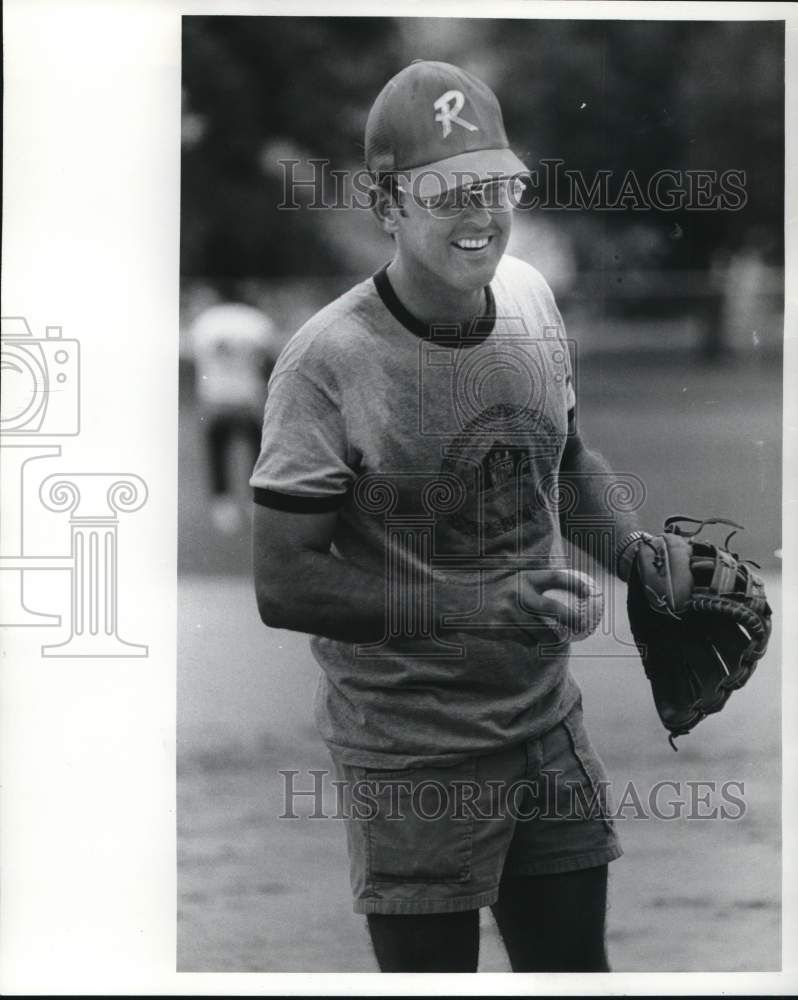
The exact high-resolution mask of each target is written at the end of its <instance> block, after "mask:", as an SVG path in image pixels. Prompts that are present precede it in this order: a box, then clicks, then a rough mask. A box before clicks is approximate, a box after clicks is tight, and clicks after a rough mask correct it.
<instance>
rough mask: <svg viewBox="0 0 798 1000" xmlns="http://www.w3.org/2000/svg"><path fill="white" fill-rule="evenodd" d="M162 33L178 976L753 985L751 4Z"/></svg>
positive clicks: (777, 330) (765, 896) (770, 588)
mask: <svg viewBox="0 0 798 1000" xmlns="http://www.w3.org/2000/svg"><path fill="white" fill-rule="evenodd" d="M182 45H183V62H182V123H183V124H182V157H181V167H182V173H181V367H180V377H181V382H180V484H179V491H180V492H179V506H180V522H179V567H178V569H179V584H178V594H179V625H178V815H177V822H178V866H179V867H178V892H179V910H178V967H179V968H180V969H181V970H183V971H204V972H221V971H230V972H236V971H238V972H241V971H247V972H252V971H286V972H291V971H305V972H306V971H315V970H324V971H341V972H354V971H358V972H360V971H364V972H365V971H375V970H376V969H379V970H381V971H382V972H476V971H514V972H605V971H609V970H613V971H623V972H627V971H640V972H663V971H673V972H689V971H693V972H711V971H719V972H733V971H742V972H756V971H772V970H777V969H779V968H780V964H781V957H780V954H781V921H780V911H781V875H780V872H781V866H780V855H781V832H780V796H781V777H780V758H781V741H780V733H779V717H780V696H779V690H780V687H779V685H780V681H779V677H780V666H781V662H780V661H781V655H780V653H781V651H780V642H779V630H778V623H779V619H780V615H781V612H782V602H781V586H780V570H781V525H780V519H781V423H782V418H781V385H782V340H783V293H784V233H783V222H784V171H783V157H784V124H783V123H784V25H783V23H780V22H778V21H763V22H759V23H745V22H742V21H711V22H710V21H707V22H700V21H684V22H680V21H671V22H656V21H653V22H652V21H642V20H634V19H632V20H621V21H611V20H601V19H598V20H590V21H586V20H578V19H576V20H548V19H546V20H517V19H502V20H497V19H492V18H469V17H458V18H424V17H378V18H373V17H369V18H353V17H339V18H326V17H325V18H320V17H302V16H297V17H272V18H258V17H224V16H208V17H202V16H197V17H185V18H184V19H183V30H182ZM297 67H303V70H302V72H299V73H297V71H296V70H297ZM264 406H265V408H264ZM674 750H678V753H674Z"/></svg>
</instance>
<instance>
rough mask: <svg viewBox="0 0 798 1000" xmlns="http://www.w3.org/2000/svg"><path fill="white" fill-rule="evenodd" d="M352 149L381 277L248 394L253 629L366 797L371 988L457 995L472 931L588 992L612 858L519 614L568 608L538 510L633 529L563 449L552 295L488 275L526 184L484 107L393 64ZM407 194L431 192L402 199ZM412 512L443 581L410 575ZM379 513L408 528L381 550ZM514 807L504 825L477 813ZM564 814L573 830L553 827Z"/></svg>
mask: <svg viewBox="0 0 798 1000" xmlns="http://www.w3.org/2000/svg"><path fill="white" fill-rule="evenodd" d="M365 146H366V163H367V167H368V170H369V172H370V173H371V175H372V177H373V178H374V182H375V185H376V191H375V196H376V205H375V206H374V209H375V213H376V215H377V217H378V219H379V222H380V224H381V226H382V229H383V231H384V232H385V233H386V234H388V235H389V236H391V237H392V238H393V240H394V255H393V259H392V260H391V261H390V263H389V264H387V265H386V266H384V267H382V268H381V269H380V270H379V271H378V272H377V273H376V274H375V275H374V276H373V277H372V278H369V279H367V280H366V281H363V282H361V283H360V284H358V285H355V287H354V288H352V289H351V290H350V291H349V292H347V293H346V294H344V295H343V296H342V297H340V298H339V299H337V300H335V301H334V302H332V303H331V304H330V305H328V306H326V307H325V308H324V309H322V310H321V311H320V312H319V313H317V314H316V316H314V317H313V318H312V319H311V320H310V321H309V322H308V323H306V324H305V326H304V327H303V328H302V329H301V330H300V331H299V332H298V333H297V334H295V336H294V337H293V338H292V339H291V341H290V342H289V344H288V345H287V347H286V348H285V350H284V351H283V353H282V355H281V357H280V360H279V362H278V364H277V366H276V367H275V370H274V373H273V375H272V379H271V382H270V388H269V398H268V400H267V404H266V409H265V416H264V429H263V440H262V450H261V454H260V457H259V459H258V462H257V463H256V466H255V470H254V472H253V475H252V478H251V480H250V482H251V485H252V486H253V488H254V500H255V514H254V535H255V538H254V571H255V584H256V594H257V600H258V607H259V610H260V614H261V617H262V619H263V621H264V623H265V624H266V625H268V626H270V627H274V628H287V629H293V630H296V631H300V632H308V633H310V634H311V635H312V636H313V638H312V640H311V648H312V650H313V653H314V655H315V657H316V659H317V661H318V662H319V664H320V666H321V667H322V678H321V684H320V688H319V691H318V694H317V701H316V709H317V713H316V718H317V722H318V725H319V728H320V731H321V734H322V736H323V737H324V739H325V741H326V743H327V745H328V748H329V750H330V753H331V755H332V758H333V761H334V764H335V769H336V773H337V775H338V778H339V780H340V781H341V782H342V787H344V788H346V789H349V790H350V794H351V793H352V791H353V790H354V789H355V788H357V787H358V785H359V784H361V783H363V782H365V783H366V785H369V783H371V787H372V788H374V789H375V794H376V795H377V800H376V804H377V807H378V808H377V809H376V812H371V813H370V814H369V815H367V816H363V815H360V816H358V815H356V814H355V813H353V812H351V811H350V814H349V816H348V817H347V818H346V827H347V841H348V848H349V858H350V869H351V870H350V880H351V884H352V890H353V896H354V909H355V912H357V913H361V914H364V915H366V918H367V923H368V928H369V932H370V935H371V940H372V944H373V946H374V951H375V954H376V957H377V961H378V963H379V967H380V969H381V970H382V971H386V972H399V971H405V972H421V971H427V972H429V971H439V972H440V971H458V972H469V971H476V969H477V965H478V953H479V909H480V907H486V906H490V907H491V908H492V909H493V912H494V915H495V917H496V920H497V923H498V926H499V929H500V931H501V934H502V938H503V940H504V944H505V946H506V948H507V952H508V955H509V958H510V962H511V965H512V968H513V970H514V971H606V970H607V969H608V968H609V966H608V961H607V956H606V948H605V940H604V933H605V911H606V892H607V867H608V862H610V861H612V860H613V859H615V858H617V857H619V856H620V854H621V848H620V845H619V842H618V837H617V833H616V831H615V828H614V824H613V822H612V820H611V809H610V806H609V804H608V801H607V799H606V797H605V793H606V786H607V781H606V774H605V772H604V769H603V765H602V763H601V761H600V759H599V757H598V755H597V753H596V752H595V750H594V749H593V747H592V744H591V743H590V740H589V739H588V736H587V733H586V731H585V728H584V724H583V718H582V707H581V700H582V699H581V692H580V690H579V687H578V686H577V684H576V681H575V680H574V678H573V676H572V675H571V673H570V671H569V668H568V645H567V643H565V644H557V643H555V645H554V650H552V646H551V644H552V641H553V638H552V634H551V632H550V631H548V628H549V625H547V624H546V623H547V622H548V623H549V624H550V623H551V621H552V620H553V619H555V620H557V619H559V620H562V615H563V612H564V606H563V605H561V604H558V603H556V602H555V601H553V600H551V599H550V598H547V597H546V596H545V591H546V590H548V589H550V588H557V587H566V588H569V589H571V590H572V591H573V590H574V583H573V580H574V576H573V575H569V574H568V573H567V572H565V571H564V570H563V569H561V568H558V567H563V566H564V565H565V562H564V561H563V560H564V552H563V543H562V537H561V525H560V523H559V515H558V508H557V504H556V503H554V504H552V503H548V504H547V503H545V502H544V501H543V500H542V499H541V495H540V492H539V491H540V490H545V486H544V485H543V484H545V483H547V482H549V483H552V484H556V483H557V482H559V483H560V484H562V485H563V488H564V489H570V488H573V492H574V495H575V498H576V500H575V503H576V511H577V513H578V514H579V515H580V517H582V519H583V523H584V524H586V525H587V524H589V523H591V518H598V519H599V521H601V522H602V523H603V525H604V526H606V524H607V521H608V519H610V520H612V521H614V524H613V527H614V531H615V537H616V538H623V537H624V536H625V535H626V534H627V533H629V532H631V531H633V530H635V529H636V528H637V523H636V520H635V518H634V515H633V514H631V513H624V512H621V511H618V510H615V509H608V506H607V504H606V502H605V499H604V498H605V495H606V484H607V476H608V475H609V474H610V470H609V469H608V467H607V465H606V463H605V462H604V461H603V459H602V458H601V457H600V456H598V455H597V454H596V453H595V452H592V451H590V450H588V449H587V448H586V447H585V445H584V442H583V440H582V438H581V436H580V433H579V431H578V430H577V426H576V415H575V387H574V385H573V380H572V373H571V370H570V361H569V352H568V347H567V345H566V343H565V342H564V339H563V338H564V332H563V327H562V319H561V317H560V314H559V312H558V310H557V306H556V304H555V302H554V297H553V295H552V293H551V290H550V289H549V287H548V285H547V283H546V281H545V280H544V279H543V277H542V276H541V275H540V273H539V272H538V271H536V270H535V269H534V268H533V267H531V266H530V265H528V264H527V263H525V262H523V261H521V260H518V259H517V258H513V257H511V256H509V255H506V254H505V249H506V246H507V242H508V239H509V236H510V231H511V228H512V208H513V206H514V204H517V201H515V200H514V199H516V198H517V197H518V196H519V195H518V188H517V185H518V183H519V176H520V175H522V174H524V173H526V167H525V165H524V164H523V162H522V161H521V160H520V159H519V158H518V157H517V156H516V155H515V154H514V153H513V152H512V151H511V149H510V148H509V142H508V140H507V136H506V134H505V131H504V125H503V121H502V115H501V110H500V108H499V104H498V101H497V99H496V97H495V95H494V94H493V93H492V91H490V89H489V88H488V87H487V86H486V85H485V84H484V83H482V82H481V81H480V80H478V79H477V78H476V77H474V76H473V75H471V74H469V73H467V72H465V71H463V70H462V69H460V68H458V67H456V66H452V65H450V64H447V63H440V62H424V61H418V60H417V61H415V62H413V63H412V64H411V65H410V66H408V67H406V68H405V69H404V70H403V71H402V72H400V73H399V74H398V75H397V76H396V77H394V78H393V79H392V80H391V81H389V83H388V84H387V85H386V86H385V88H384V89H383V91H382V92H381V93H380V95H379V96H378V97H377V100H376V101H375V103H374V105H373V106H372V110H371V113H370V115H369V119H368V123H367V125H366V141H365ZM422 174H425V175H426V176H422ZM424 181H431V182H432V185H433V187H435V186H436V184H437V183H438V182H439V181H442V182H443V183H442V185H439V186H438V187H437V191H436V192H433V193H432V194H431V195H429V196H427V195H425V194H424V191H423V188H424ZM469 372H470V373H471V375H472V376H473V377H471V378H470V379H469ZM461 375H462V376H463V377H464V378H465V379H466V381H467V383H468V385H467V386H466V389H465V393H466V395H465V397H461V396H459V395H458V387H460V382H459V381H458V379H459V377H460V376H461ZM468 386H471V390H470V395H469V390H468ZM460 388H462V387H460ZM569 480H570V483H571V484H572V486H566V485H564V484H565V483H566V482H568V481H569ZM369 484H371V485H369ZM557 488H558V489H559V487H557ZM447 496H448V498H449V501H454V500H457V501H458V502H451V503H450V504H449V505H448V506H447ZM391 498H392V499H391ZM389 500H390V502H388V501H389ZM383 501H385V504H383ZM524 501H525V502H524ZM425 503H426V504H427V505H429V504H432V509H438V508H439V509H438V513H437V514H436V517H435V527H434V538H433V539H429V544H430V545H431V546H432V547H433V549H434V553H435V555H436V556H439V555H442V554H443V555H447V556H448V557H450V558H451V559H452V560H453V562H452V567H453V568H452V570H451V571H448V572H447V571H446V570H445V569H444V570H442V571H440V572H439V571H438V570H437V569H435V570H433V569H432V568H431V567H430V566H429V565H428V564H426V563H425V562H424V558H423V551H424V549H423V546H424V539H423V538H421V537H420V536H419V535H418V532H419V531H420V530H421V529H419V528H417V527H414V524H417V523H418V515H419V511H421V510H424V509H425V508H424V505H425ZM436 504H438V508H436V507H435V505H436ZM381 505H382V506H381ZM387 508H390V510H391V512H392V513H391V516H394V512H395V516H397V517H401V515H406V517H407V518H409V520H407V521H405V522H403V523H404V525H405V527H404V535H403V536H402V537H403V538H404V542H402V541H401V540H400V538H399V536H397V537H394V538H392V537H391V536H390V534H389V533H388V531H387V529H388V527H389V524H388V520H387V519H386V518H385V517H384V516H380V510H381V509H382V510H386V509H387ZM427 512H429V511H427ZM422 534H423V532H422ZM408 535H409V536H413V539H411V541H410V542H408V541H407V536H408ZM583 539H584V542H583V543H584V544H585V545H589V544H590V541H591V540H590V537H589V532H587V531H585V532H584V535H583ZM414 546H417V548H414ZM519 556H520V557H522V558H523V567H520V568H521V569H522V570H523V572H519V567H518V565H517V563H518V557H519ZM485 557H489V563H487V564H486V563H480V561H481V560H482V559H484V558H485ZM602 558H606V559H607V567H606V568H607V569H608V570H609V571H610V572H616V566H615V565H614V558H613V557H612V553H611V552H604V553H603V554H602ZM475 562H476V563H480V565H475ZM458 565H459V567H460V568H459V569H458ZM535 567H537V568H535ZM430 576H431V577H432V579H431V580H430ZM420 579H424V580H425V581H427V585H428V586H429V591H428V593H429V594H430V598H429V599H430V601H431V604H430V606H429V608H428V611H429V617H430V618H431V619H434V620H435V623H436V624H435V625H434V626H432V634H429V633H423V631H422V632H421V633H414V632H413V631H412V627H410V628H409V629H408V628H402V629H400V630H399V632H398V634H397V632H396V631H395V630H394V628H393V625H392V621H391V617H390V616H391V608H395V607H400V608H406V609H408V610H407V615H408V618H407V619H406V620H405V623H407V622H408V621H410V620H411V619H412V618H413V609H414V608H415V609H418V602H419V600H421V598H420V596H419V595H420V591H419V590H418V589H414V588H413V586H412V581H414V580H415V581H418V580H420ZM579 596H586V595H585V594H584V593H580V594H579ZM433 599H434V600H433ZM433 604H434V606H433ZM572 607H573V606H572ZM475 608H476V609H480V611H481V612H484V615H478V614H476V613H475V612H474V611H473V610H472V609H475ZM419 614H420V617H421V618H423V617H424V614H423V611H421V612H419ZM572 614H573V611H568V612H567V613H566V616H568V615H572ZM452 619H459V620H460V624H452ZM478 619H479V620H478ZM438 623H441V627H440V630H439V631H438ZM443 623H446V625H447V626H448V627H443ZM568 624H569V625H571V626H573V625H574V622H572V621H570V620H569V622H568ZM458 644H459V649H458ZM546 645H548V651H547V650H546V649H545V648H542V647H545V646H546ZM551 774H555V775H557V776H558V779H559V781H558V779H557V778H555V780H554V786H555V787H554V789H552V788H551V786H550V784H549V783H547V781H546V775H551ZM384 782H388V785H387V791H388V792H389V793H390V796H391V798H390V800H388V799H386V798H385V797H384V795H385V791H386V786H385V785H384V784H383V786H382V787H383V792H379V790H378V786H379V785H380V783H384ZM391 782H393V783H394V784H393V785H392V784H391ZM519 783H520V784H521V786H523V788H524V789H525V794H526V795H527V797H526V798H524V800H523V806H522V808H523V810H524V811H525V812H526V814H527V821H520V820H519V821H517V822H516V819H517V818H518V817H517V813H516V812H514V807H517V806H518V803H517V802H508V801H507V800H506V799H505V800H502V799H501V796H502V795H510V794H511V792H510V790H511V789H512V788H515V787H517V786H518V785H519ZM462 785H468V786H469V788H470V790H471V791H472V793H473V794H474V795H475V796H476V799H475V800H472V801H474V802H475V806H474V808H475V809H476V811H477V815H476V816H473V815H472V816H471V818H469V811H468V810H466V811H465V814H464V815H460V816H456V815H452V810H451V806H452V802H453V799H452V798H449V799H448V803H449V808H447V809H446V815H444V816H438V817H436V819H435V821H433V822H431V821H430V818H429V816H426V817H425V816H424V815H423V814H422V813H423V811H425V810H427V809H429V807H430V806H432V809H433V812H434V810H435V802H434V799H435V794H434V791H433V793H432V796H431V797H432V800H433V801H431V802H430V801H425V802H423V804H422V803H421V801H420V799H422V798H423V797H424V794H425V788H426V789H430V788H431V789H433V790H434V789H438V790H439V791H442V792H443V793H445V795H447V796H448V795H450V794H451V795H454V796H455V797H456V794H457V793H456V788H457V787H458V786H462ZM402 788H404V792H403V791H402ZM394 791H396V792H398V794H399V796H400V799H399V800H394V799H393V795H394ZM575 792H578V793H579V794H581V795H584V796H586V798H587V800H590V801H591V802H593V803H594V804H597V806H598V808H591V809H589V810H588V811H587V814H586V815H585V814H582V815H578V814H575V813H574V811H573V808H572V806H569V802H570V801H571V799H570V796H572V795H573V794H574V793H575ZM405 794H406V795H407V798H404V797H402V796H404V795H405ZM495 794H498V796H499V799H498V800H497V799H496V798H495V797H494V795H495ZM397 803H399V805H400V808H401V819H400V820H397V818H396V816H395V815H394V816H393V820H392V818H391V816H390V813H391V812H392V811H393V808H394V806H395V805H397ZM536 811H537V815H535V813H536ZM541 811H544V812H545V811H548V813H549V814H548V815H547V816H545V817H542V816H541V815H540V813H541Z"/></svg>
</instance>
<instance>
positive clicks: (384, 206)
mask: <svg viewBox="0 0 798 1000" xmlns="http://www.w3.org/2000/svg"><path fill="white" fill-rule="evenodd" d="M373 190H374V204H373V206H372V211H373V212H374V215H375V216H376V218H377V220H378V221H379V223H380V226H381V228H382V230H383V232H385V233H388V235H389V236H393V235H394V234H395V233H396V231H397V230H398V229H399V226H400V225H401V223H400V222H399V219H400V217H402V216H404V214H405V211H404V209H403V208H402V203H401V199H402V192H401V191H398V190H396V189H388V188H386V187H383V186H381V185H375V187H374V189H373Z"/></svg>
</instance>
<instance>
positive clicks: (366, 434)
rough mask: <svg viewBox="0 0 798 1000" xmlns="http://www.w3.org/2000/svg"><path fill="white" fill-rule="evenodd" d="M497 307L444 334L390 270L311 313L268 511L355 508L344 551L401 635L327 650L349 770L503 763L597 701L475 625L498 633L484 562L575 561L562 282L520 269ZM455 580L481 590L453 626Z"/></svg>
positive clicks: (283, 364)
mask: <svg viewBox="0 0 798 1000" xmlns="http://www.w3.org/2000/svg"><path fill="white" fill-rule="evenodd" d="M486 299H487V303H488V306H487V310H486V313H485V314H484V315H483V316H482V317H481V318H479V319H478V320H476V321H475V323H474V324H473V326H472V328H471V329H470V330H468V331H458V330H457V329H456V328H453V327H450V328H436V329H434V330H430V329H428V328H427V327H426V326H424V325H422V324H421V323H420V322H419V321H418V320H416V319H415V318H414V317H413V316H412V315H410V314H409V313H408V312H407V311H406V310H405V309H404V307H403V306H402V304H401V303H400V302H399V300H398V299H397V297H396V295H395V294H394V293H393V290H392V288H391V286H390V282H389V280H388V277H387V274H386V273H385V269H384V268H383V270H382V271H380V272H379V273H378V274H377V275H375V276H374V277H373V278H369V279H368V280H366V281H364V282H361V283H360V284H358V285H356V286H355V287H354V288H352V289H351V290H350V291H349V292H347V293H346V294H345V295H343V296H341V297H340V298H339V299H337V300H336V301H334V302H332V303H331V304H330V305H328V306H327V307H325V308H324V309H322V310H321V311H320V312H319V313H317V314H316V315H315V316H314V317H313V318H312V319H311V320H309V321H308V323H306V324H305V326H303V327H302V329H301V330H299V332H298V333H297V334H296V335H295V336H294V337H292V339H291V340H290V341H289V343H288V345H287V346H286V348H285V350H284V351H283V353H282V355H281V356H280V358H279V360H278V362H277V365H276V367H275V369H274V372H273V374H272V377H271V381H270V384H269V396H268V400H267V403H266V409H265V415H264V424H263V439H262V448H261V454H260V458H259V459H258V462H257V464H256V466H255V469H254V472H253V474H252V478H251V480H250V483H251V485H252V486H253V487H254V490H255V501H256V503H261V504H264V505H266V506H272V507H276V508H278V509H283V510H294V511H308V512H313V511H329V510H337V511H338V519H337V523H336V528H335V533H334V537H333V553H334V555H336V556H337V557H339V558H341V559H344V560H347V561H348V562H351V563H352V564H354V565H357V566H360V567H362V568H363V569H365V570H367V571H369V572H371V573H373V574H376V575H378V576H379V577H380V579H382V580H384V581H385V586H386V596H387V601H386V604H387V611H386V618H387V620H386V633H385V638H384V640H383V641H382V642H380V643H377V644H374V645H372V646H369V647H364V646H357V645H353V644H351V643H346V642H339V641H335V640H332V639H328V638H324V637H318V636H314V637H313V638H312V639H311V648H312V650H313V653H314V656H315V657H316V659H317V661H318V662H319V664H320V666H321V667H322V671H323V673H322V677H321V680H320V685H319V688H318V692H317V699H316V718H317V722H318V725H319V729H320V732H321V734H322V736H323V738H324V739H325V741H326V742H327V744H328V745H329V746H330V748H331V749H332V750H333V751H335V752H336V754H337V755H338V756H340V757H341V758H342V759H343V760H344V761H345V762H347V763H350V764H355V765H359V766H362V767H375V768H403V767H408V766H413V765H414V764H421V763H433V762H436V763H447V762H451V763H455V762H456V761H458V760H461V759H463V758H464V757H467V756H471V755H473V754H482V753H490V752H492V751H495V750H498V749H500V748H502V747H504V746H507V745H509V744H512V743H517V742H521V741H523V740H526V739H529V738H534V737H536V736H538V735H540V734H541V733H543V732H546V731H547V730H548V729H550V728H551V727H552V726H554V725H556V724H557V723H558V722H559V721H560V720H561V719H562V718H563V717H564V716H565V715H566V714H567V712H568V711H569V710H570V708H571V707H572V706H573V704H574V702H575V701H576V700H577V698H578V694H579V691H578V688H577V686H576V684H575V682H574V681H573V679H572V677H571V675H570V673H569V671H568V666H567V659H568V650H567V647H559V648H557V649H556V650H555V651H552V648H551V647H549V648H548V649H546V648H545V647H540V646H537V645H529V644H526V645H524V644H521V643H519V642H517V641H514V640H512V639H510V638H508V633H507V631H506V630H504V629H502V628H497V629H495V630H494V631H488V632H486V631H485V630H484V629H481V630H479V632H474V631H469V628H468V625H469V624H473V623H474V622H475V621H479V622H481V623H483V624H485V623H487V624H490V621H489V618H487V617H486V613H485V612H484V611H481V610H480V592H481V587H482V585H483V584H482V583H481V582H480V572H479V570H480V567H482V568H489V567H491V566H492V567H496V566H509V565H513V566H519V567H521V566H525V567H526V568H528V569H535V568H546V567H550V566H565V565H566V563H565V560H564V557H563V552H562V546H561V537H560V532H559V524H558V515H557V503H558V500H559V499H560V497H559V494H558V490H557V482H558V480H557V473H558V469H559V462H560V457H561V455H562V450H563V447H564V445H565V441H566V436H567V432H568V414H569V411H570V409H571V408H572V407H573V405H574V398H573V388H572V383H571V366H570V359H569V353H568V348H567V344H566V342H565V339H564V331H563V326H562V319H561V317H560V314H559V312H558V310H557V307H556V304H555V302H554V298H553V296H552V293H551V290H550V289H549V287H548V285H547V284H546V282H545V280H544V279H543V277H542V276H541V275H540V274H539V273H538V272H537V271H536V270H535V269H534V268H532V267H530V266H529V265H528V264H526V263H524V262H522V261H520V260H517V259H515V258H512V257H509V256H505V257H504V258H503V259H502V261H501V262H500V264H499V267H498V269H497V271H496V275H495V277H494V279H493V281H492V282H491V285H490V286H489V288H487V289H486ZM436 580H446V581H448V582H449V583H450V584H451V583H454V582H456V584H457V586H458V589H459V590H461V592H462V594H463V600H462V604H461V611H460V612H459V613H458V614H457V615H456V616H455V619H454V620H452V619H447V620H443V619H442V617H441V614H439V613H438V611H437V609H436V603H435V583H434V581H436ZM449 611H450V612H451V608H450V609H449ZM523 613H524V612H523V610H520V611H519V616H521V615H523ZM543 634H544V635H546V637H547V639H548V641H551V636H550V635H549V634H548V633H543Z"/></svg>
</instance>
